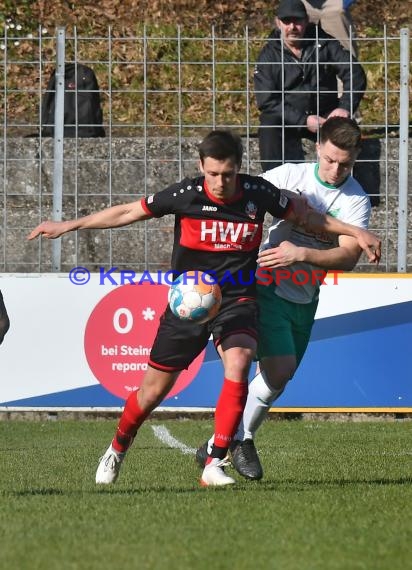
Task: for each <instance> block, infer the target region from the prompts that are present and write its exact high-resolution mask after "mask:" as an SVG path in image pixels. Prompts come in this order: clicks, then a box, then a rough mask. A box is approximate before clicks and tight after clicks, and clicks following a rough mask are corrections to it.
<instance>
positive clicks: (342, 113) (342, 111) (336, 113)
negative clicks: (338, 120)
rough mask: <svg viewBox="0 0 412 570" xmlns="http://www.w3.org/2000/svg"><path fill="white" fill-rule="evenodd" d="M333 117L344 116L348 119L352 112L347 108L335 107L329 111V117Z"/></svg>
mask: <svg viewBox="0 0 412 570" xmlns="http://www.w3.org/2000/svg"><path fill="white" fill-rule="evenodd" d="M331 117H344V118H345V119H348V118H349V117H350V113H349V111H347V110H346V109H341V108H340V107H338V108H337V109H333V111H331V112H330V113H329V115H328V119H330V118H331Z"/></svg>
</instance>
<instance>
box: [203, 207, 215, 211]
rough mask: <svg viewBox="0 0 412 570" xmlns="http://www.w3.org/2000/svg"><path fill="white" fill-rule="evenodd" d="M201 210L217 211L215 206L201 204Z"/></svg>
mask: <svg viewBox="0 0 412 570" xmlns="http://www.w3.org/2000/svg"><path fill="white" fill-rule="evenodd" d="M202 212H217V207H216V206H203V207H202Z"/></svg>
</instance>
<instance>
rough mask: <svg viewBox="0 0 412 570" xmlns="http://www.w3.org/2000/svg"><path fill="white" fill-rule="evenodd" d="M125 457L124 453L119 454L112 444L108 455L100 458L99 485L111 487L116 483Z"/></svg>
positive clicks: (97, 476) (97, 475)
mask: <svg viewBox="0 0 412 570" xmlns="http://www.w3.org/2000/svg"><path fill="white" fill-rule="evenodd" d="M124 456H125V454H124V453H119V452H117V451H116V450H115V449H113V447H112V446H111V444H110V445H109V447H108V448H107V451H106V453H105V454H104V455H103V457H101V458H100V463H99V466H98V468H97V471H96V483H97V485H110V484H111V483H115V482H116V479H117V477H118V476H119V471H120V467H121V464H122V461H123V459H124Z"/></svg>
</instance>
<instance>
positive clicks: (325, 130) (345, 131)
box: [320, 117, 362, 151]
mask: <svg viewBox="0 0 412 570" xmlns="http://www.w3.org/2000/svg"><path fill="white" fill-rule="evenodd" d="M327 141H330V142H331V143H332V144H334V145H335V146H337V147H338V148H340V149H342V150H348V151H356V150H360V148H361V146H362V134H361V130H360V128H359V127H358V124H357V122H356V121H355V120H354V119H349V118H346V117H331V118H330V119H327V120H326V121H325V122H324V123H323V125H322V126H321V128H320V142H321V143H325V142H327Z"/></svg>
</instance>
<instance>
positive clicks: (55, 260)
mask: <svg viewBox="0 0 412 570" xmlns="http://www.w3.org/2000/svg"><path fill="white" fill-rule="evenodd" d="M65 41H66V31H65V28H60V27H59V28H57V50H56V51H57V54H56V59H57V61H56V93H55V109H54V163H53V220H54V221H56V222H57V221H60V220H61V219H62V207H63V153H64V148H63V142H64V140H63V137H64V64H65V55H66V54H65ZM52 268H53V271H54V272H55V273H57V272H59V271H60V269H61V238H59V239H56V240H53V243H52Z"/></svg>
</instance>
